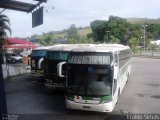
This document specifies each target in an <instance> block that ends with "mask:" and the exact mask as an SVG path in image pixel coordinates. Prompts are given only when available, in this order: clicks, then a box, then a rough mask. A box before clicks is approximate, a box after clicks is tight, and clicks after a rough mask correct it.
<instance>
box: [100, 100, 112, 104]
mask: <svg viewBox="0 0 160 120" xmlns="http://www.w3.org/2000/svg"><path fill="white" fill-rule="evenodd" d="M111 101H112V99H107V100H101V101H100V103H109V102H111Z"/></svg>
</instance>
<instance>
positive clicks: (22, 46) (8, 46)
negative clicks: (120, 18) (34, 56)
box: [5, 44, 39, 48]
mask: <svg viewBox="0 0 160 120" xmlns="http://www.w3.org/2000/svg"><path fill="white" fill-rule="evenodd" d="M36 47H39V46H37V45H33V44H12V45H5V48H36Z"/></svg>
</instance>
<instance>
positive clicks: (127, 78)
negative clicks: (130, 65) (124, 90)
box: [126, 73, 129, 83]
mask: <svg viewBox="0 0 160 120" xmlns="http://www.w3.org/2000/svg"><path fill="white" fill-rule="evenodd" d="M128 80H129V73H128V74H127V81H126V83H128Z"/></svg>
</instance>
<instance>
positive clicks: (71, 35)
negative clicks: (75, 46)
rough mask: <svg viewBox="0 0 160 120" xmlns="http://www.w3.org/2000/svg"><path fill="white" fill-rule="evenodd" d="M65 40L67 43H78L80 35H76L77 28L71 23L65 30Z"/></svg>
mask: <svg viewBox="0 0 160 120" xmlns="http://www.w3.org/2000/svg"><path fill="white" fill-rule="evenodd" d="M67 41H68V43H79V42H80V36H79V35H78V31H77V28H76V26H75V25H74V24H71V25H70V27H69V29H68V30H67Z"/></svg>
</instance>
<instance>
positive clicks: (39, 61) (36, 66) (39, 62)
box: [31, 46, 54, 77]
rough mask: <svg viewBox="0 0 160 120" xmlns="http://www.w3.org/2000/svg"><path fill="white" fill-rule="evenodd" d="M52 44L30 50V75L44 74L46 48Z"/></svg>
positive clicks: (49, 47) (39, 75) (40, 75)
mask: <svg viewBox="0 0 160 120" xmlns="http://www.w3.org/2000/svg"><path fill="white" fill-rule="evenodd" d="M53 47H54V46H43V47H38V48H35V49H33V50H32V53H31V75H32V76H37V77H42V76H44V74H43V73H44V58H45V57H46V53H47V50H48V49H51V48H53Z"/></svg>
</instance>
